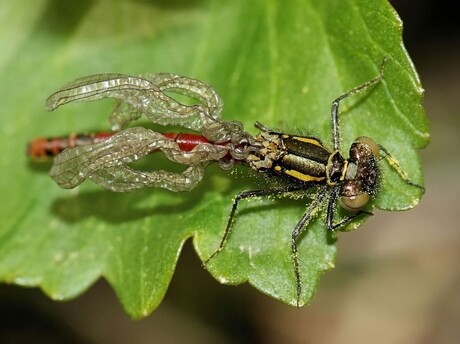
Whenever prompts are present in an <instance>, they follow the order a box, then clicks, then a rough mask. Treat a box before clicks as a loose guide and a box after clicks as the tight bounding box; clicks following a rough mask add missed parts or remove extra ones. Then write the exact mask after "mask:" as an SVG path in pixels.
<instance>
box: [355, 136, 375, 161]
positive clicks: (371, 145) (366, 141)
mask: <svg viewBox="0 0 460 344" xmlns="http://www.w3.org/2000/svg"><path fill="white" fill-rule="evenodd" d="M355 141H357V142H360V143H363V144H365V145H366V146H368V147H369V148H370V150H371V151H372V154H373V155H374V156H375V157H376V158H378V157H379V156H380V148H379V145H378V144H377V143H376V142H375V141H374V140H372V139H371V138H370V137H367V136H360V137H358V138H357V139H356V140H355Z"/></svg>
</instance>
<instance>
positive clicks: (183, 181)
mask: <svg viewBox="0 0 460 344" xmlns="http://www.w3.org/2000/svg"><path fill="white" fill-rule="evenodd" d="M204 169H205V166H204V165H195V166H190V167H188V168H187V169H186V170H185V171H184V172H182V173H174V172H169V171H162V170H160V171H151V172H142V171H136V170H134V169H132V168H130V167H129V166H125V165H122V166H116V167H109V168H107V169H103V170H98V171H96V172H95V173H94V174H92V175H91V176H89V178H90V179H91V180H92V181H94V182H95V183H97V184H99V185H101V186H103V187H105V188H106V189H109V190H111V191H115V192H126V191H132V190H136V189H142V188H146V187H159V188H163V189H167V190H170V191H175V192H179V191H189V190H191V189H193V188H194V187H195V186H196V185H197V184H198V183H199V182H200V181H201V179H203V175H204Z"/></svg>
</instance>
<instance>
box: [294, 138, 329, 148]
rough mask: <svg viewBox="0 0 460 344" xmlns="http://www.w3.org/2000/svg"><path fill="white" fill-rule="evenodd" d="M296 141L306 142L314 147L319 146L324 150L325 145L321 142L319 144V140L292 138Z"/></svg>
mask: <svg viewBox="0 0 460 344" xmlns="http://www.w3.org/2000/svg"><path fill="white" fill-rule="evenodd" d="M292 138H293V139H294V140H297V141H301V142H305V143H311V144H312V145H315V146H318V147H321V148H323V145H322V144H321V142H319V141H318V140H317V139H314V138H311V137H302V136H293V137H292Z"/></svg>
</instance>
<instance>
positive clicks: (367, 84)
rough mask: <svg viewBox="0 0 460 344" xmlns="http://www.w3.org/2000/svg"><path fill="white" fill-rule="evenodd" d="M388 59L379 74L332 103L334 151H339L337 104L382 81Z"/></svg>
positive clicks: (386, 58) (383, 63) (385, 59)
mask: <svg viewBox="0 0 460 344" xmlns="http://www.w3.org/2000/svg"><path fill="white" fill-rule="evenodd" d="M387 60H388V57H385V58H384V59H383V61H382V64H381V66H380V71H379V74H378V75H377V76H376V77H375V78H373V79H372V80H369V81H366V82H365V83H363V84H361V85H359V86H356V87H355V88H353V89H352V90H350V91H348V92H345V93H344V94H342V95H341V96H340V97H338V98H337V99H336V100H334V101H333V102H332V110H331V119H332V136H333V139H334V150H339V149H340V147H339V146H340V133H339V122H338V121H339V104H340V102H341V101H342V100H343V99H345V98H347V97H349V96H352V95H354V94H357V93H360V92H363V91H365V90H366V89H368V88H369V87H371V86H373V85H375V84H377V83H379V82H380V80H382V77H383V71H384V69H385V63H386V62H387Z"/></svg>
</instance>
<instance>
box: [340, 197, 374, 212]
mask: <svg viewBox="0 0 460 344" xmlns="http://www.w3.org/2000/svg"><path fill="white" fill-rule="evenodd" d="M367 202H369V194H367V193H360V194H358V195H356V196H342V197H340V204H341V205H342V207H343V208H345V209H346V210H349V211H358V210H360V209H361V208H363V207H364V206H365V205H366V204H367Z"/></svg>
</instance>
